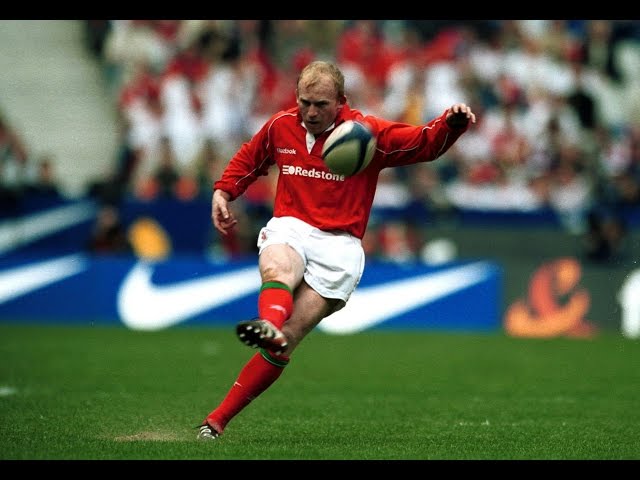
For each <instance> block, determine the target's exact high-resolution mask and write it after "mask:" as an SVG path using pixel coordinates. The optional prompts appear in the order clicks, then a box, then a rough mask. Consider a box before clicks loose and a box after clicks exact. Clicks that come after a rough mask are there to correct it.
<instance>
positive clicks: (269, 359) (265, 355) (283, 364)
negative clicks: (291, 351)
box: [260, 348, 289, 368]
mask: <svg viewBox="0 0 640 480" xmlns="http://www.w3.org/2000/svg"><path fill="white" fill-rule="evenodd" d="M260 354H261V355H262V358H264V359H265V360H266V361H267V362H269V363H270V364H271V365H275V366H276V367H280V368H284V367H286V366H287V365H288V364H289V360H282V359H281V358H274V357H272V356H271V354H270V353H269V352H267V351H266V350H265V349H264V348H261V349H260Z"/></svg>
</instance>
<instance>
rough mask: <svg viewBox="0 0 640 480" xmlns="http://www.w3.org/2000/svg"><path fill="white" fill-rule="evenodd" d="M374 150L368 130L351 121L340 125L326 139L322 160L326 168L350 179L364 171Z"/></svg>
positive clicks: (371, 135)
mask: <svg viewBox="0 0 640 480" xmlns="http://www.w3.org/2000/svg"><path fill="white" fill-rule="evenodd" d="M375 150H376V138H375V136H374V135H373V133H372V132H371V130H369V128H368V127H367V126H366V125H364V124H362V123H360V122H356V121H353V120H347V121H346V122H344V123H341V124H340V125H338V126H337V127H336V128H334V129H333V132H331V134H330V135H329V136H328V137H327V140H326V141H325V142H324V146H323V147H322V158H323V160H324V163H325V164H326V165H327V168H328V169H329V170H330V171H331V172H332V173H336V174H339V175H345V176H347V177H350V176H352V175H355V174H356V173H359V172H361V171H362V170H364V169H365V168H366V167H367V165H369V163H370V162H371V159H372V158H373V154H374V153H375Z"/></svg>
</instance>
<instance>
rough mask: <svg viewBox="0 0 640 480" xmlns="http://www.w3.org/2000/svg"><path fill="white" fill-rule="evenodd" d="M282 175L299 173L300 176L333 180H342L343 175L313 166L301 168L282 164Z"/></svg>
mask: <svg viewBox="0 0 640 480" xmlns="http://www.w3.org/2000/svg"><path fill="white" fill-rule="evenodd" d="M281 172H282V174H283V175H300V176H302V177H309V178H322V179H323V180H334V181H336V182H344V178H345V177H344V175H338V174H336V173H331V172H324V171H322V170H316V169H315V168H310V169H307V168H302V167H295V166H293V165H283V166H282V170H281Z"/></svg>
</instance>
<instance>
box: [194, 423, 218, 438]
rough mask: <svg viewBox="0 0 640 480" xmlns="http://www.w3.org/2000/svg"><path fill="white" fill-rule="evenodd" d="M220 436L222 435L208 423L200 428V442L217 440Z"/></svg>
mask: <svg viewBox="0 0 640 480" xmlns="http://www.w3.org/2000/svg"><path fill="white" fill-rule="evenodd" d="M219 436H220V433H219V432H218V431H217V430H216V429H215V428H213V427H212V426H211V425H209V423H208V422H206V421H205V422H204V423H203V424H202V425H200V426H198V436H197V437H196V438H197V439H198V440H215V439H216V438H218V437H219Z"/></svg>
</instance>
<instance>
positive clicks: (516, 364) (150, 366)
mask: <svg viewBox="0 0 640 480" xmlns="http://www.w3.org/2000/svg"><path fill="white" fill-rule="evenodd" d="M253 353H254V351H253V350H251V349H248V348H247V347H246V346H244V345H242V344H241V343H240V342H238V340H237V339H236V338H235V336H234V334H233V328H228V329H226V328H225V329H217V328H216V329H214V328H209V329H207V328H189V327H183V328H175V329H170V330H164V331H160V332H133V331H129V330H127V329H125V328H106V327H90V326H87V327H50V326H25V325H12V324H3V325H0V358H1V360H2V361H1V364H0V459H3V460H7V459H9V460H12V459H18V460H20V459H31V460H38V459H52V460H64V459H72V460H78V459H87V460H92V459H109V460H117V459H136V460H145V459H163V460H183V459H184V460H193V459H208V460H211V459H216V460H236V459H242V460H247V459H249V460H251V459H262V460H272V459H298V460H340V459H344V460H353V459H357V460H365V459H369V460H408V459H422V460H427V459H444V460H487V459H491V460H545V459H548V460H553V459H567V460H580V459H640V408H638V407H639V405H640V404H639V403H638V402H639V399H640V343H638V342H634V341H631V340H626V339H624V338H622V337H620V336H614V335H613V334H610V335H605V336H601V337H599V338H597V339H593V340H575V339H551V340H525V339H514V338H509V337H506V336H503V335H501V334H491V335H489V334H480V335H475V334H462V333H451V334H449V333H441V332H438V333H433V332H368V333H361V334H358V335H352V336H330V335H326V334H323V333H322V332H318V331H314V332H313V333H312V334H311V335H310V336H309V337H308V338H307V339H306V340H305V342H304V343H303V344H302V345H301V347H300V348H299V349H298V351H297V352H296V353H295V354H294V356H293V357H292V361H291V364H290V365H289V366H288V367H287V369H286V370H285V372H284V374H283V375H282V376H281V377H280V379H279V380H278V382H277V383H276V384H274V385H273V386H272V388H271V389H269V390H267V391H266V392H265V393H264V394H263V395H262V396H260V397H259V398H257V399H256V400H254V402H253V403H252V404H250V405H249V407H248V408H247V409H245V410H244V411H243V412H242V413H240V414H239V415H238V416H237V417H236V418H235V419H234V420H232V422H231V423H230V424H229V426H228V427H227V430H226V431H225V433H224V435H223V436H222V437H221V438H220V439H218V440H216V441H213V442H202V441H198V440H196V428H195V427H196V425H197V424H199V423H200V422H201V421H202V419H203V418H204V416H205V415H206V414H207V413H209V411H210V410H212V409H213V408H214V407H215V406H216V405H217V403H218V402H219V401H220V400H221V398H222V397H223V395H224V394H225V393H226V392H227V390H228V388H229V387H230V386H231V384H232V383H233V381H234V380H235V378H236V375H237V373H238V372H239V370H240V368H241V367H242V366H243V365H244V363H245V361H246V360H248V359H249V357H250V356H251V355H252V354H253Z"/></svg>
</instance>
